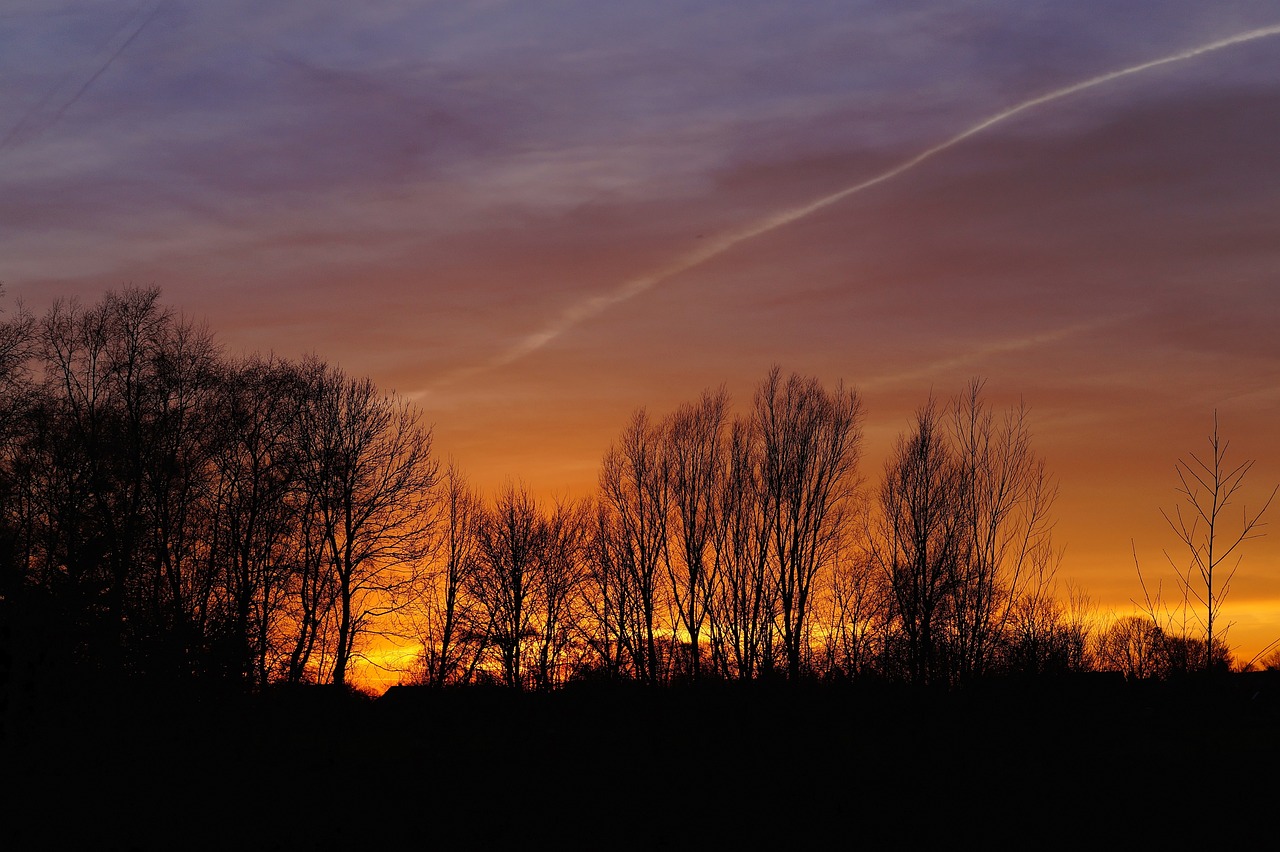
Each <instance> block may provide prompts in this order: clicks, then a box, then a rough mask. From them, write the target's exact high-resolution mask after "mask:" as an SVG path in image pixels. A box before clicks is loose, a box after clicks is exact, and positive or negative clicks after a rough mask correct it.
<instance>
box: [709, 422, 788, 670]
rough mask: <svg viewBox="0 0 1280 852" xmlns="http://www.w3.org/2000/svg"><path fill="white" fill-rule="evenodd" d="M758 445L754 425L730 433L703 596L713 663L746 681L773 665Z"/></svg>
mask: <svg viewBox="0 0 1280 852" xmlns="http://www.w3.org/2000/svg"><path fill="white" fill-rule="evenodd" d="M761 454H762V448H761V442H760V436H759V432H758V430H757V429H756V425H755V422H754V421H753V420H751V419H741V418H740V419H735V420H734V422H733V424H732V426H731V427H730V429H729V439H728V447H727V452H726V453H725V456H724V460H723V465H724V471H723V473H722V474H721V475H720V480H721V485H720V501H719V507H718V512H717V514H716V520H717V523H716V525H715V527H714V529H713V536H714V547H715V552H716V559H717V562H718V564H719V571H718V572H717V574H716V576H715V577H714V578H712V579H714V581H715V582H714V583H712V585H711V588H710V591H709V594H708V596H707V598H708V601H709V602H710V634H711V646H712V659H713V660H714V661H716V668H717V669H718V670H719V671H720V673H721V674H722V675H723V676H724V677H727V678H736V679H738V680H744V681H745V680H751V679H753V678H755V677H756V676H758V675H759V674H760V673H761V671H762V669H764V670H767V669H770V668H772V665H773V652H772V649H773V623H774V616H775V614H776V612H777V610H778V605H777V583H776V579H775V578H774V577H773V576H772V574H771V572H770V570H769V552H770V551H769V536H770V532H771V527H770V524H769V519H768V516H767V515H766V514H765V501H764V496H763V492H762V490H761V484H760V475H761Z"/></svg>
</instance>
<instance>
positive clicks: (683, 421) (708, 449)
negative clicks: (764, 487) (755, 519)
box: [663, 387, 729, 680]
mask: <svg viewBox="0 0 1280 852" xmlns="http://www.w3.org/2000/svg"><path fill="white" fill-rule="evenodd" d="M728 405H729V396H728V394H727V393H726V392H725V390H724V388H723V387H722V388H720V389H719V390H717V391H714V392H712V391H704V392H703V394H702V396H701V398H700V399H699V400H698V401H697V402H696V403H692V404H685V405H682V406H680V407H679V408H678V409H676V411H675V412H674V413H673V414H672V415H671V416H670V417H668V418H667V420H666V424H665V426H666V428H665V429H664V430H663V437H664V439H665V444H664V448H663V451H664V452H665V454H666V457H667V463H666V464H665V465H664V468H665V471H666V474H667V476H668V485H667V492H668V494H669V495H670V501H671V509H672V511H671V525H672V527H673V529H672V530H671V533H672V534H671V536H669V538H668V541H667V542H666V544H667V549H666V551H665V554H666V558H665V562H666V565H667V575H668V578H669V580H670V581H671V595H672V601H673V603H674V604H675V608H676V613H677V614H678V616H679V620H680V624H681V625H682V626H683V628H684V631H685V633H686V635H687V636H688V637H689V665H690V671H689V674H690V676H691V677H692V678H693V679H694V680H697V679H698V677H699V675H700V669H701V663H702V646H701V643H700V638H701V635H702V629H703V625H704V623H705V621H706V619H707V612H708V608H709V602H708V597H709V594H710V591H711V589H712V588H713V586H714V585H715V583H716V582H717V580H718V576H717V575H718V568H719V566H718V554H719V551H718V550H717V549H716V548H714V547H712V546H711V545H712V539H713V530H715V528H716V525H717V521H718V518H717V512H718V510H719V509H720V506H719V500H720V490H721V482H720V478H721V475H722V473H723V471H724V461H723V455H724V445H723V433H724V425H725V418H726V415H727V410H728Z"/></svg>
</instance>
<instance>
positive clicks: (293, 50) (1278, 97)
mask: <svg viewBox="0 0 1280 852" xmlns="http://www.w3.org/2000/svg"><path fill="white" fill-rule="evenodd" d="M1278 237H1280V2H1278V0H1269V2H1232V0H1225V1H1224V2H1215V3H1212V4H1206V3H1203V2H1196V1H1194V0H1191V1H1187V0H1169V2H1161V3H1159V4H1152V3H1150V2H1147V0H1080V2H1072V3H1062V2H1048V0H1044V1H1043V2H1039V1H1038V0H988V2H964V3H957V2H948V1H947V0H919V2H896V1H895V2H890V0H865V2H797V3H785V4H784V3H776V2H751V0H734V2H727V0H704V1H703V2H644V3H639V2H636V3H599V2H591V1H590V0H567V1H566V2H516V0H509V1H504V0H491V1H489V2H421V0H418V2H409V0H386V1H385V2H381V1H380V0H371V2H364V3H359V4H353V3H349V2H345V0H344V1H343V2H338V0H332V2H331V1H330V0H311V1H310V2H305V3H304V2H296V3H283V2H279V3H261V2H249V0H224V1H223V2H218V3H200V2H195V0H160V1H159V2H157V1H156V0H141V2H133V1H132V0H118V2H117V1H116V0H101V2H93V3H90V2H87V0H67V2H58V0H5V2H4V3H3V4H0V282H3V286H4V297H3V300H2V302H0V305H2V306H3V307H4V308H5V309H6V310H8V311H12V310H13V309H14V307H15V305H16V304H17V303H18V302H21V303H23V304H25V305H26V306H27V307H28V308H29V309H31V310H32V311H34V312H36V313H37V314H39V313H42V312H43V311H44V310H45V309H47V307H48V306H49V304H50V303H51V302H52V301H53V300H54V299H59V298H79V299H81V300H82V301H84V302H86V303H93V302H96V301H97V300H98V299H100V298H101V296H102V294H103V293H104V292H106V291H107V290H109V289H120V288H122V287H126V286H130V285H136V286H151V285H154V286H158V287H160V288H161V290H162V294H163V301H164V302H165V303H166V304H168V305H171V306H173V307H174V308H176V309H178V310H180V311H182V312H183V313H185V314H187V315H188V316H191V317H194V318H197V319H200V320H203V321H207V322H208V324H209V327H210V328H211V329H212V330H213V332H214V333H215V335H216V337H217V339H218V340H219V341H220V342H221V343H222V345H223V346H224V348H225V351H226V352H227V353H228V354H230V355H236V354H239V353H242V352H243V353H249V352H255V351H256V352H264V353H265V352H275V353H276V354H278V355H282V356H287V357H296V356H300V355H302V354H306V353H315V354H317V355H320V356H321V357H323V358H325V359H327V360H329V361H331V362H335V363H338V364H340V365H341V366H342V367H343V368H344V369H346V370H347V371H348V372H349V373H353V374H356V375H362V376H369V377H371V378H373V379H374V380H375V381H376V382H378V384H379V385H380V386H382V387H384V388H386V389H388V390H395V391H396V392H397V393H399V394H403V395H405V396H407V397H409V398H411V399H413V400H414V401H415V402H416V403H418V404H419V405H420V406H421V407H422V409H423V411H424V413H425V417H426V419H427V421H428V422H430V423H431V424H433V428H434V439H435V448H436V450H437V452H438V454H439V455H440V456H441V457H442V458H449V457H452V458H453V459H455V460H456V461H457V463H458V464H459V465H460V466H461V468H462V469H463V470H464V471H465V472H466V473H468V474H469V475H470V477H471V479H472V481H473V482H474V483H475V484H476V485H477V486H479V487H480V488H481V489H483V490H485V491H486V492H492V491H493V490H495V489H496V488H498V487H500V486H501V485H502V484H503V483H504V482H505V481H506V480H507V479H508V478H510V479H513V480H516V481H520V482H523V483H525V484H526V485H528V486H529V487H530V488H532V489H533V490H535V491H536V492H538V493H540V494H544V495H547V496H552V495H562V496H587V495H588V494H590V493H591V491H592V490H593V488H594V484H595V481H596V476H597V472H598V468H599V462H600V459H601V457H602V455H603V454H604V452H605V451H606V449H607V448H608V446H609V444H610V442H611V441H612V440H613V439H614V438H615V437H616V436H617V435H618V433H619V432H620V431H621V430H622V428H623V427H624V426H625V424H626V422H627V420H628V419H629V418H630V416H631V414H632V412H633V411H635V410H636V409H637V408H640V407H645V408H647V409H648V410H649V411H650V412H651V413H653V414H655V415H659V416H660V415H662V414H664V413H666V412H667V411H670V410H671V409H673V408H674V407H675V406H676V405H678V404H680V403H681V402H684V401H689V400H692V399H694V398H696V397H697V396H698V395H699V394H700V393H701V391H702V390H703V389H705V388H714V387H718V386H720V385H721V384H723V385H724V386H725V387H726V389H727V390H728V391H729V393H730V394H731V396H732V398H733V400H734V402H735V406H736V408H737V410H738V411H740V412H741V411H745V410H746V409H747V408H748V407H749V405H750V402H751V396H752V393H753V391H754V388H755V386H756V385H757V383H758V382H759V381H760V380H761V379H762V378H763V377H764V375H765V374H766V372H767V371H768V370H769V368H770V367H771V366H772V365H774V364H777V365H779V366H780V367H781V368H782V369H783V370H784V371H785V372H793V371H794V372H799V373H803V374H806V375H813V376H817V377H819V378H820V379H821V380H822V381H824V382H825V383H827V384H828V385H829V386H830V385H834V383H835V382H836V381H841V380H842V381H844V382H845V383H846V384H848V385H852V386H853V387H855V388H857V389H858V390H859V392H860V393H861V395H862V398H863V401H864V404H865V407H866V412H867V419H866V422H865V444H864V450H865V455H864V460H863V466H862V470H863V473H864V475H865V477H866V480H867V482H868V484H869V485H872V486H874V484H875V483H876V482H877V481H878V479H879V476H880V473H881V470H882V467H883V464H884V459H885V457H886V455H887V454H888V453H889V452H890V450H891V448H892V446H893V442H894V440H895V438H896V436H897V435H898V434H899V433H900V432H901V431H902V430H903V429H904V428H905V427H906V426H907V425H908V422H909V419H910V417H911V415H912V412H913V411H914V410H915V409H916V408H917V407H918V406H919V405H921V404H922V403H923V402H925V400H926V399H927V398H928V397H929V395H930V394H933V395H934V396H936V397H938V398H939V399H943V400H945V399H946V398H948V397H950V396H952V395H954V394H955V393H957V392H958V391H960V390H961V388H962V387H963V386H964V385H965V384H966V383H967V381H968V380H969V379H970V378H973V377H981V378H983V379H985V381H986V389H987V395H988V399H989V401H990V402H991V403H992V404H993V405H995V406H997V407H1003V406H1006V405H1011V404H1014V403H1016V402H1018V401H1019V400H1020V401H1021V402H1022V403H1024V404H1025V405H1026V406H1027V407H1028V408H1029V409H1030V412H1031V423H1032V428H1033V431H1034V436H1035V437H1034V441H1035V447H1036V449H1037V450H1038V451H1039V452H1040V453H1041V454H1042V455H1043V456H1044V457H1045V459H1046V461H1047V463H1048V466H1049V468H1050V470H1051V471H1052V472H1053V473H1054V474H1055V475H1056V477H1057V480H1058V485H1059V497H1058V502H1057V507H1056V517H1057V526H1056V529H1055V539H1056V540H1057V542H1058V544H1059V545H1060V546H1062V547H1063V548H1064V553H1063V561H1062V566H1061V568H1060V569H1059V575H1058V577H1059V581H1060V583H1061V584H1062V586H1063V590H1064V591H1065V588H1066V584H1067V583H1068V582H1070V583H1072V584H1074V585H1076V586H1078V587H1080V588H1082V589H1083V590H1085V591H1086V592H1087V593H1088V594H1089V595H1090V596H1091V598H1092V599H1093V600H1094V602H1095V604H1097V605H1098V606H1099V608H1100V609H1101V610H1102V611H1103V612H1115V613H1117V614H1121V615H1123V614H1129V613H1130V612H1131V611H1133V608H1134V603H1133V601H1134V600H1135V599H1141V595H1142V589H1141V586H1140V585H1139V583H1138V578H1137V574H1136V572H1135V570H1134V567H1135V559H1136V561H1137V564H1138V565H1140V566H1142V568H1143V570H1144V573H1145V574H1146V575H1147V576H1148V577H1149V578H1150V579H1151V580H1152V581H1153V585H1154V582H1155V581H1157V580H1159V579H1160V578H1162V577H1163V578H1164V583H1165V586H1164V594H1165V597H1166V599H1168V598H1170V597H1173V596H1175V595H1174V593H1173V589H1172V588H1171V583H1172V581H1171V579H1170V578H1171V568H1170V563H1169V561H1168V559H1167V558H1166V555H1165V552H1166V551H1168V554H1169V556H1171V557H1173V558H1174V560H1175V561H1176V562H1178V563H1182V562H1183V561H1184V560H1183V554H1182V552H1181V551H1179V550H1178V549H1177V544H1178V542H1177V539H1176V538H1175V537H1174V536H1173V534H1172V533H1171V532H1170V531H1169V529H1168V527H1167V526H1166V525H1165V522H1164V520H1163V519H1162V517H1161V509H1165V510H1170V511H1171V510H1172V509H1173V508H1174V506H1175V505H1176V504H1177V501H1178V494H1177V493H1176V491H1175V488H1176V487H1177V485H1178V480H1177V477H1176V473H1175V463H1176V462H1177V460H1178V459H1180V458H1181V459H1189V458H1190V454H1191V453H1196V454H1198V455H1199V456H1201V457H1202V458H1203V457H1205V455H1206V453H1207V452H1208V451H1209V444H1208V436H1209V434H1210V433H1211V432H1212V430H1213V425H1214V417H1215V413H1216V416H1217V421H1218V425H1219V429H1220V432H1221V434H1222V435H1223V437H1224V438H1225V439H1228V440H1229V441H1230V447H1229V451H1228V459H1229V461H1236V462H1243V461H1247V460H1254V461H1255V466H1254V467H1253V468H1252V469H1251V471H1250V473H1249V476H1248V478H1247V479H1246V481H1245V487H1244V488H1243V490H1242V492H1241V495H1240V496H1241V497H1243V500H1240V501H1238V503H1237V505H1236V506H1233V507H1232V509H1231V513H1232V514H1231V515H1230V516H1229V518H1230V520H1232V521H1234V520H1235V519H1236V518H1237V517H1238V515H1237V514H1236V513H1237V512H1239V511H1241V510H1243V509H1245V508H1248V509H1253V508H1256V507H1257V506H1259V505H1261V503H1262V502H1263V501H1265V499H1266V496H1267V495H1268V494H1269V493H1270V492H1271V489H1272V488H1273V487H1274V486H1275V485H1276V483H1278V482H1280V443H1278V442H1277V440H1276V439H1277V437H1280V434H1278V433H1280V429H1278V427H1280V334H1277V328H1280V239H1278ZM1271 515H1272V516H1273V517H1272V518H1271V519H1272V521H1273V524H1274V522H1276V521H1277V520H1280V505H1277V506H1276V507H1274V508H1273V510H1272V513H1271ZM1228 532H1230V530H1228ZM1243 553H1244V558H1243V561H1242V562H1241V563H1240V565H1239V568H1238V569H1237V573H1236V574H1235V577H1234V580H1233V582H1232V585H1231V588H1230V593H1229V597H1228V598H1227V600H1226V604H1225V607H1224V610H1223V617H1224V618H1225V619H1226V620H1228V621H1230V622H1233V626H1232V627H1231V630H1230V633H1229V634H1228V643H1229V644H1230V645H1232V646H1233V647H1234V648H1235V649H1236V652H1237V654H1238V655H1240V656H1243V657H1244V658H1246V659H1247V658H1249V657H1251V656H1253V655H1254V654H1255V653H1257V652H1258V651H1259V650H1261V649H1262V648H1263V647H1264V646H1265V645H1267V643H1269V642H1271V641H1273V640H1275V639H1280V532H1273V533H1272V534H1271V535H1269V536H1267V537H1264V538H1261V539H1258V540H1255V541H1251V542H1248V543H1247V545H1246V548H1245V550H1244V551H1243Z"/></svg>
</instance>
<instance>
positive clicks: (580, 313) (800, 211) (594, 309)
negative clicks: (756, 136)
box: [449, 24, 1280, 378]
mask: <svg viewBox="0 0 1280 852" xmlns="http://www.w3.org/2000/svg"><path fill="white" fill-rule="evenodd" d="M1274 35H1280V24H1275V25H1273V26H1269V27H1261V28H1259V29H1254V30H1249V31H1247V32H1243V33H1239V34H1237V35H1233V36H1230V37H1228V38H1223V39H1218V40H1217V41H1212V42H1209V43H1208V44H1202V45H1200V46H1198V47H1192V48H1189V49H1187V50H1184V51H1181V52H1180V53H1174V54H1170V55H1168V56H1162V57H1160V58H1159V59H1152V60H1150V61H1148V62H1142V63H1139V64H1137V65H1131V66H1129V67H1128V68H1121V69H1120V70H1118V71H1111V72H1108V73H1106V74H1100V75H1098V76H1096V77H1090V78H1089V79H1087V80H1083V81H1081V82H1079V83H1073V84H1072V85H1070V86H1063V87H1062V88H1060V89H1054V90H1053V91H1052V92H1049V93H1048V94H1044V95H1040V96H1038V97H1034V98H1031V99H1029V100H1025V101H1023V102H1022V103H1019V104H1016V105H1014V106H1011V107H1009V108H1008V109H1006V110H1003V111H1002V112H998V113H996V114H995V115H992V116H990V117H988V118H984V119H983V120H982V121H979V122H978V123H977V124H974V125H972V126H970V127H968V128H966V129H965V130H962V131H961V132H959V133H957V134H956V135H954V136H952V137H951V138H949V139H947V140H946V141H944V142H940V143H938V144H937V145H934V146H933V147H932V148H929V149H927V150H925V151H922V152H921V153H919V154H916V155H915V156H914V157H912V158H911V159H909V160H905V161H903V162H902V163H899V164H898V165H896V166H894V167H893V168H890V169H888V170H886V171H883V172H881V173H879V174H877V175H875V176H874V177H871V178H868V179H866V180H864V181H862V182H861V183H857V184H854V185H853V186H849V187H846V188H844V189H842V190H840V191H839V192H833V193H831V194H830V195H825V196H823V197H821V198H819V199H817V200H816V201H812V202H810V203H808V204H805V205H803V206H801V207H793V208H791V209H789V210H784V211H782V212H780V213H777V214H775V215H773V216H770V217H769V218H767V219H763V220H761V221H759V222H757V223H755V224H753V225H750V226H748V227H746V228H743V229H742V230H739V231H735V232H732V233H729V234H725V235H724V236H721V237H719V238H718V239H715V240H711V241H710V242H707V243H704V244H703V245H702V246H700V247H699V248H698V249H697V250H695V251H692V252H690V253H688V254H686V255H684V256H683V257H681V258H678V259H677V260H675V261H674V262H672V263H671V264H670V265H668V266H666V267H664V268H662V269H658V270H655V271H654V272H651V273H649V274H647V275H642V276H639V277H636V278H632V279H629V280H628V281H626V282H624V283H623V284H621V285H619V286H618V287H616V288H614V289H613V290H611V291H609V292H606V293H600V294H597V295H594V296H590V297H587V298H585V299H582V300H580V301H578V302H575V303H574V304H572V305H570V306H569V307H568V308H566V309H565V310H564V311H563V312H562V313H561V314H560V316H558V317H556V318H555V319H554V320H552V321H551V322H549V323H548V324H547V325H546V326H544V327H543V328H541V329H540V330H538V331H536V332H534V333H532V334H529V335H526V336H525V337H523V338H521V339H520V340H518V341H517V342H516V343H515V344H513V345H512V346H511V347H510V348H508V349H507V350H506V351H505V352H502V353H501V354H499V355H498V356H496V357H495V358H493V359H492V360H491V361H489V362H488V363H486V364H484V365H482V366H477V367H472V368H468V369H465V370H462V371H460V372H457V373H454V374H452V375H451V376H450V377H449V378H460V377H462V376H464V375H471V374H474V373H478V372H483V371H486V370H490V369H494V368H497V367H502V366H505V365H507V364H510V363H512V362H514V361H518V360H520V359H521V358H524V357H525V356H527V355H530V354H532V353H534V352H536V351H538V350H539V349H542V348H543V347H544V346H546V345H547V344H548V343H550V342H551V341H553V340H555V339H556V338H557V337H559V336H560V335H562V334H564V333H565V332H566V331H568V330H569V329H571V328H573V327H574V326H576V325H578V324H579V323H581V322H583V321H584V320H587V319H590V318H592V317H594V316H597V315H598V314H600V313H601V312H603V311H604V310H606V309H607V308H610V307H612V306H613V305H616V304H618V303H620V302H625V301H627V300H629V299H632V298H634V297H635V296H638V295H640V294H641V293H643V292H645V291H646V290H649V289H651V288H652V287H654V286H656V285H657V284H660V283H662V282H663V281H666V280H668V279H670V278H673V277H675V276H676V275H679V274H680V273H682V272H685V271H687V270H689V269H692V268H693V267H695V266H698V265H699V264H702V263H705V262H707V261H708V260H711V259H712V258H714V257H718V256H719V255H721V254H724V253H725V252H727V251H729V250H730V249H732V248H733V247H735V246H737V245H739V244H740V243H743V242H746V241H747V240H750V239H754V238H755V237H759V236H761V235H763V234H767V233H769V232H770V231H774V230H776V229H778V228H781V227H783V226H785V225H789V224H791V223H792V222H795V221H797V220H799V219H803V218H805V217H806V216H811V215H813V214H814V213H817V212H818V211H819V210H822V209H823V208H826V207H830V206H831V205H832V204H835V203H837V202H839V201H843V200H844V199H846V198H848V197H849V196H851V195H857V194H858V193H859V192H863V191H864V190H867V189H871V188H872V187H873V186H878V185H879V184H882V183H884V182H885V181H889V180H892V179H893V178H895V177H897V176H898V175H900V174H902V173H903V172H907V171H910V170H911V169H913V168H915V167H916V166H918V165H920V164H921V163H923V162H924V161H926V160H928V159H930V158H931V157H933V156H935V155H937V154H940V153H942V152H943V151H946V150H947V149H948V148H951V147H953V146H955V145H958V144H960V143H961V142H963V141H964V140H966V139H968V138H969V137H971V136H974V135H976V134H978V133H981V132H982V131H984V130H986V129H987V128H989V127H992V126H993V125H996V124H999V123H1000V122H1002V121H1005V120H1006V119H1009V118H1012V117H1013V116H1015V115H1018V114H1019V113H1023V112H1026V111H1027V110H1031V109H1035V108H1036V107H1038V106H1043V105H1044V104H1047V103H1050V102H1051V101H1056V100H1059V99H1060V98H1065V97H1068V96H1069V95H1074V94H1076V93H1077V92H1082V91H1084V90H1085V89H1092V88H1094V87H1095V86H1101V85H1103V84H1105V83H1110V82H1111V81H1113V80H1118V79H1120V78H1121V77H1128V76H1130V75H1133V74H1141V73H1142V72H1144V71H1149V70H1151V69H1152V68H1158V67H1159V66H1161V65H1170V64H1172V63H1175V62H1183V61H1185V60H1188V59H1193V58H1195V57H1197V56H1200V55H1202V54H1205V53H1211V52H1213V51H1215V50H1222V49H1223V48H1227V47H1231V46H1232V45H1237V44H1242V43H1244V42H1249V41H1256V40H1258V39H1261V38H1267V37H1268V36H1274Z"/></svg>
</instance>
